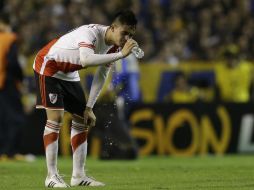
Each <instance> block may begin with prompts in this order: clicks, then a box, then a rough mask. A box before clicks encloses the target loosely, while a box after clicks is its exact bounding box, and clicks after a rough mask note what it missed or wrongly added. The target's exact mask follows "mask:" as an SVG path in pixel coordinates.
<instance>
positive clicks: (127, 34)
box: [114, 25, 136, 47]
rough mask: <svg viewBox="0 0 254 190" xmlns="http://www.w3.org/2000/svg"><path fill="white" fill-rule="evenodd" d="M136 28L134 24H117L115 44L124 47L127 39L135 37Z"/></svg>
mask: <svg viewBox="0 0 254 190" xmlns="http://www.w3.org/2000/svg"><path fill="white" fill-rule="evenodd" d="M135 31H136V29H135V28H134V27H133V26H128V25H117V26H115V30H114V42H115V45H117V46H120V47H123V46H124V44H125V43H126V41H127V40H128V39H130V38H132V37H133V35H134V34H135Z"/></svg>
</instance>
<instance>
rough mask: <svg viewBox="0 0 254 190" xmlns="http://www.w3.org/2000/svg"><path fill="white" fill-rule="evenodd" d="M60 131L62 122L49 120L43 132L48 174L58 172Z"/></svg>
mask: <svg viewBox="0 0 254 190" xmlns="http://www.w3.org/2000/svg"><path fill="white" fill-rule="evenodd" d="M59 131H60V123H57V122H55V121H50V120H47V123H46V126H45V129H44V134H43V142H44V148H45V154H46V162H47V169H48V176H52V175H55V174H57V154H58V137H59Z"/></svg>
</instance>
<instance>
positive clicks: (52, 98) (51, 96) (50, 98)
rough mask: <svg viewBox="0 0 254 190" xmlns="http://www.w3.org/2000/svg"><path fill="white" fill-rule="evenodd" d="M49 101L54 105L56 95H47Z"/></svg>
mask: <svg viewBox="0 0 254 190" xmlns="http://www.w3.org/2000/svg"><path fill="white" fill-rule="evenodd" d="M49 101H50V102H51V103H52V104H54V103H56V101H57V94H53V93H49Z"/></svg>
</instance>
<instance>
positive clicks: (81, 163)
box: [71, 114, 88, 177]
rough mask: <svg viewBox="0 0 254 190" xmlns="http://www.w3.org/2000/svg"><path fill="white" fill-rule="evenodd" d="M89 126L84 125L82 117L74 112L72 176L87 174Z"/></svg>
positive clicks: (72, 125)
mask: <svg viewBox="0 0 254 190" xmlns="http://www.w3.org/2000/svg"><path fill="white" fill-rule="evenodd" d="M87 134H88V128H87V127H86V126H85V125H84V120H83V118H82V117H80V116H78V115H75V114H73V116H72V124H71V146H72V152H73V170H72V176H75V177H83V176H85V170H84V167H85V161H86V155H87Z"/></svg>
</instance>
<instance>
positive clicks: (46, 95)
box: [35, 73, 68, 188]
mask: <svg viewBox="0 0 254 190" xmlns="http://www.w3.org/2000/svg"><path fill="white" fill-rule="evenodd" d="M35 81H36V87H37V89H36V90H37V106H36V107H37V108H44V109H46V114H47V122H46V125H45V129H44V133H43V142H44V148H45V154H46V163H47V170H48V175H47V177H46V180H45V186H46V187H63V188H64V187H68V185H67V184H66V183H65V182H64V181H63V179H62V178H61V176H60V175H59V174H58V170H57V154H58V138H59V131H60V127H61V122H62V119H63V114H64V105H63V94H62V91H61V88H60V85H59V81H60V80H57V79H55V78H51V77H46V76H42V75H39V74H38V73H35Z"/></svg>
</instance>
